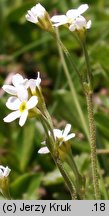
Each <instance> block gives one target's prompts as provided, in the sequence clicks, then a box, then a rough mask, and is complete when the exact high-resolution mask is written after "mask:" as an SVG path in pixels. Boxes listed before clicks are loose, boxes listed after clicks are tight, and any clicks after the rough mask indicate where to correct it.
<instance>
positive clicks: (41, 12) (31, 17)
mask: <svg viewBox="0 0 109 216" xmlns="http://www.w3.org/2000/svg"><path fill="white" fill-rule="evenodd" d="M45 14H46V10H45V8H44V7H43V6H42V5H41V4H40V3H38V4H36V5H35V6H34V7H32V8H31V10H28V11H27V14H26V16H25V17H26V19H27V20H28V21H30V22H32V23H38V22H39V20H38V19H39V18H40V19H42V18H44V16H45Z"/></svg>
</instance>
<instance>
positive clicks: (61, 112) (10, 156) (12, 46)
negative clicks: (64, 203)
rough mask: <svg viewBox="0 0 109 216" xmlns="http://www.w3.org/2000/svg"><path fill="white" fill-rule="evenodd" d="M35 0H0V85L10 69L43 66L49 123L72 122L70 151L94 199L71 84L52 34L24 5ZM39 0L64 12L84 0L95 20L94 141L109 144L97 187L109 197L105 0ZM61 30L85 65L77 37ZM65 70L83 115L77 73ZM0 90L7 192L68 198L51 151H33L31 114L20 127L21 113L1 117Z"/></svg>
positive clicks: (37, 133) (0, 154)
mask: <svg viewBox="0 0 109 216" xmlns="http://www.w3.org/2000/svg"><path fill="white" fill-rule="evenodd" d="M36 3H38V1H35V0H16V1H15V0H0V20H1V23H0V87H2V85H3V84H4V82H8V83H9V82H10V80H11V77H12V75H13V74H14V73H21V74H23V75H24V76H26V77H28V78H36V77H37V72H38V71H40V73H41V78H42V91H43V94H44V96H45V100H46V104H47V107H48V109H49V112H50V113H51V115H52V119H53V123H54V127H55V128H60V129H61V128H64V126H65V124H66V123H71V124H72V128H73V129H72V131H73V132H75V133H76V138H75V140H74V139H73V140H72V141H71V142H72V151H73V155H74V157H75V160H76V163H77V165H78V167H79V170H80V172H81V173H82V174H84V175H85V176H86V178H87V182H86V188H87V192H86V199H92V198H93V194H92V190H93V189H92V184H91V183H92V177H91V167H90V157H89V156H90V147H89V143H88V142H87V138H86V136H85V134H84V130H83V126H82V124H81V121H80V119H79V117H78V113H77V110H76V108H75V105H74V102H73V98H72V96H71V93H70V91H69V87H68V84H67V81H66V77H65V75H64V71H63V68H62V65H61V62H60V60H59V54H58V50H57V47H56V42H55V41H54V40H53V38H52V37H51V35H50V34H49V33H47V32H44V31H43V30H41V29H40V28H38V26H36V25H35V24H32V23H30V22H27V21H26V19H25V14H26V12H27V10H28V9H30V8H31V7H33V6H34V5H35V4H36ZM40 3H41V4H42V5H43V6H44V7H45V8H46V10H47V11H48V12H49V13H50V16H52V15H54V14H56V13H59V14H64V13H65V12H66V11H67V10H69V9H71V8H77V7H79V6H80V4H82V3H88V4H89V9H88V11H87V12H86V13H85V15H84V16H85V17H86V18H87V19H91V20H92V27H91V29H90V30H89V31H88V34H87V46H88V52H89V55H90V63H91V68H92V72H93V76H94V91H95V94H94V108H95V110H94V111H95V120H96V126H97V149H98V150H99V149H105V150H107V154H103V153H102V152H101V154H98V159H99V165H100V167H101V171H100V174H101V181H100V188H101V192H102V199H109V154H108V152H109V150H108V149H109V1H108V0H96V1H93V0H86V1H82V0H52V1H49V0H42V1H40ZM60 35H61V39H62V41H63V43H64V44H65V46H66V47H67V48H68V49H69V51H70V53H71V55H72V59H73V61H75V63H76V64H77V66H78V68H79V69H80V70H81V71H82V70H84V67H85V66H84V58H83V55H82V50H81V47H80V45H79V44H78V43H77V41H76V40H75V38H74V37H73V36H72V34H71V33H70V32H69V31H68V30H67V29H65V28H64V27H60ZM66 62H67V60H66ZM67 63H68V62H67ZM68 66H69V64H68ZM69 71H70V74H71V77H72V80H73V83H74V86H75V90H76V92H77V93H78V99H79V101H80V103H81V106H82V110H83V112H84V116H85V117H86V119H87V112H86V103H85V98H84V95H83V92H82V90H81V86H80V83H79V80H78V77H77V74H75V72H74V71H72V69H71V68H70V66H69ZM0 97H1V100H0V164H2V165H4V166H5V165H8V166H9V167H10V168H11V170H12V172H11V174H10V191H11V196H12V198H14V199H70V196H69V192H68V191H67V188H66V186H65V184H64V181H63V179H62V177H61V175H60V173H59V172H58V170H57V169H56V167H55V164H54V162H53V161H52V159H51V156H50V155H39V154H38V153H37V151H38V149H39V148H40V146H41V141H43V140H44V138H45V135H44V131H43V128H42V126H41V124H40V122H36V121H35V119H30V120H28V121H27V122H26V124H25V125H24V127H23V128H20V126H19V125H18V121H14V122H13V123H11V124H6V123H4V122H3V118H4V116H6V115H7V114H8V113H9V110H8V109H7V108H6V106H5V102H6V100H7V98H8V95H7V94H4V92H3V91H2V89H0ZM87 127H88V125H87ZM98 153H100V152H99V151H98ZM1 199H2V196H1Z"/></svg>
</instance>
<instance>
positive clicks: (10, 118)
mask: <svg viewBox="0 0 109 216" xmlns="http://www.w3.org/2000/svg"><path fill="white" fill-rule="evenodd" d="M20 116H21V114H20V112H19V111H14V112H12V113H10V114H9V115H7V116H6V117H5V118H4V119H3V120H4V122H12V121H14V120H15V119H17V118H19V117H20Z"/></svg>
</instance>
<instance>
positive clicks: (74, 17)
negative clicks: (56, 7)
mask: <svg viewBox="0 0 109 216" xmlns="http://www.w3.org/2000/svg"><path fill="white" fill-rule="evenodd" d="M87 9H88V5H87V4H82V5H81V6H80V7H78V8H77V9H71V10H68V11H67V13H66V15H56V16H53V17H52V18H51V21H52V22H53V23H54V24H53V26H55V27H58V26H60V25H65V24H68V26H69V30H70V31H75V30H76V29H77V30H80V29H81V28H83V27H84V28H86V29H88V28H90V27H91V20H89V21H88V22H87V21H86V19H85V18H84V17H83V16H81V14H83V13H84V12H85V11H86V10H87Z"/></svg>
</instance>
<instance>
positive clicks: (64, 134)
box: [53, 124, 75, 142]
mask: <svg viewBox="0 0 109 216" xmlns="http://www.w3.org/2000/svg"><path fill="white" fill-rule="evenodd" d="M70 130H71V124H67V125H66V127H65V129H64V130H62V131H61V130H59V129H54V130H53V133H54V137H55V139H59V140H60V141H61V142H66V141H68V140H70V139H71V138H73V137H75V133H71V134H68V133H69V132H70Z"/></svg>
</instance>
